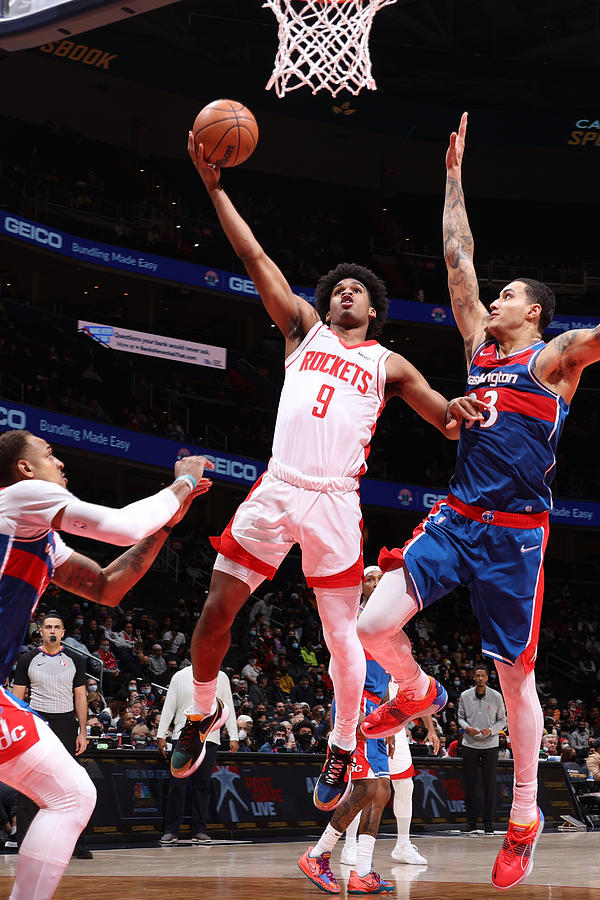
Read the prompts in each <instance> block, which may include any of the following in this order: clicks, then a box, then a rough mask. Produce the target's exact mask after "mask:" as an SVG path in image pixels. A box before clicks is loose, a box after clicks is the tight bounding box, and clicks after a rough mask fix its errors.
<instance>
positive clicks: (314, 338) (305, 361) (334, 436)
mask: <svg viewBox="0 0 600 900" xmlns="http://www.w3.org/2000/svg"><path fill="white" fill-rule="evenodd" d="M390 352H391V351H390V350H386V348H385V347H382V346H381V344H378V343H377V341H364V342H363V343H362V344H358V345H357V346H355V347H347V346H346V345H345V344H344V343H343V341H341V340H340V338H339V337H338V336H337V335H336V334H334V332H333V331H331V330H330V329H329V328H328V327H327V325H324V324H323V323H322V322H317V323H316V324H315V325H314V326H313V327H312V328H311V329H310V331H309V332H308V334H307V335H306V337H305V338H304V340H303V341H302V343H301V344H300V346H299V347H298V348H297V350H295V351H294V352H293V353H292V354H290V356H288V358H287V360H286V363H285V368H286V373H285V382H284V385H283V390H282V392H281V398H280V400H279V410H278V412H277V422H276V424H275V436H274V438H273V459H274V461H276V462H278V463H281V464H282V465H284V466H288V467H290V468H292V469H295V470H296V471H297V472H301V473H302V474H303V475H308V476H318V477H327V478H339V477H358V476H359V475H362V474H363V473H364V472H366V470H367V464H366V460H367V456H368V455H369V444H370V441H371V437H372V435H373V432H374V431H375V425H376V424H377V418H378V416H379V414H380V412H381V410H382V409H383V405H384V391H385V361H386V359H387V357H388V356H389V355H390Z"/></svg>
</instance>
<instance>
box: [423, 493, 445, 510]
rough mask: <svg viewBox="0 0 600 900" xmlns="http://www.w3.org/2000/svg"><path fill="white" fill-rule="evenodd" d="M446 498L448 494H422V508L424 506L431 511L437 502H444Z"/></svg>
mask: <svg viewBox="0 0 600 900" xmlns="http://www.w3.org/2000/svg"><path fill="white" fill-rule="evenodd" d="M447 496H448V494H423V506H425V507H426V509H431V507H432V506H435V504H436V503H437V502H438V500H445V499H446V497H447Z"/></svg>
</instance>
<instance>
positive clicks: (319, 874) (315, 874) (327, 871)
mask: <svg viewBox="0 0 600 900" xmlns="http://www.w3.org/2000/svg"><path fill="white" fill-rule="evenodd" d="M312 849H313V848H312V847H309V848H308V850H307V851H306V853H303V854H302V856H301V857H300V859H299V860H298V867H299V868H300V869H301V871H302V872H304V874H305V875H306V877H307V878H310V880H311V881H312V883H313V884H316V886H317V887H318V888H320V889H321V890H322V891H326V893H328V894H339V893H340V890H341V888H340V886H339V884H338V883H337V881H336V880H335V878H334V876H333V872H332V871H331V868H330V866H329V860H330V859H331V853H321V855H320V856H309V855H308V854H309V853H310V851H311V850H312Z"/></svg>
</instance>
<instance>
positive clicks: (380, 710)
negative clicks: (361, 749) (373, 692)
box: [360, 678, 448, 738]
mask: <svg viewBox="0 0 600 900" xmlns="http://www.w3.org/2000/svg"><path fill="white" fill-rule="evenodd" d="M447 702H448V694H447V693H446V689H445V688H444V687H443V685H441V684H440V683H439V682H438V681H436V680H435V678H431V679H430V684H429V690H428V691H427V693H426V694H425V696H424V697H421V699H420V700H414V699H413V698H412V697H411V696H409V695H408V694H404V693H402V691H398V693H397V694H396V696H395V697H394V698H393V700H388V702H387V703H382V704H381V706H378V707H377V708H376V709H374V710H373V712H372V713H369V715H368V716H367V718H366V719H365V720H364V722H363V723H362V725H361V726H360V730H361V731H362V733H363V734H364V736H365V737H366V738H384V737H388V736H389V735H390V734H396V732H397V731H401V730H402V729H403V728H404V726H405V725H407V724H408V723H409V722H410V721H411V719H416V718H417V717H418V716H430V715H432V714H433V713H436V712H439V711H440V709H443V708H444V707H445V705H446V703H447Z"/></svg>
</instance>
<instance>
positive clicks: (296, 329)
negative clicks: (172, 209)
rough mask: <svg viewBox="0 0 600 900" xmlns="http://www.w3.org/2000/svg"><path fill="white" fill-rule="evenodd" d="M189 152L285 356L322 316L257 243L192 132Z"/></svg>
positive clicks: (217, 171)
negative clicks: (278, 334)
mask: <svg viewBox="0 0 600 900" xmlns="http://www.w3.org/2000/svg"><path fill="white" fill-rule="evenodd" d="M188 153H189V155H190V157H191V160H192V162H193V163H194V165H195V167H196V169H197V170H198V174H199V175H200V177H201V178H202V181H203V182H204V184H205V187H206V190H207V191H208V196H209V197H210V199H211V201H212V203H213V206H214V208H215V210H216V212H217V215H218V217H219V222H220V223H221V226H222V228H223V231H224V232H225V234H226V235H227V237H228V239H229V242H230V244H231V246H232V247H233V249H234V250H235V252H236V254H237V255H238V256H239V258H240V259H241V261H242V262H243V263H244V266H245V267H246V271H247V272H248V275H249V276H250V278H251V279H252V281H253V282H254V284H255V286H256V289H257V291H258V293H259V294H260V298H261V300H262V302H263V304H264V306H265V309H266V310H267V312H268V314H269V315H270V317H271V318H272V319H273V321H274V322H275V324H276V325H277V327H278V328H279V330H280V331H281V333H282V334H283V336H284V338H285V340H286V355H287V354H288V353H291V352H292V350H293V349H294V348H295V347H296V346H297V345H298V344H299V343H300V342H301V341H302V339H303V337H304V335H305V334H306V333H307V332H308V331H310V329H311V328H312V326H313V325H314V324H315V322H318V321H319V317H318V315H317V313H316V311H315V310H314V309H313V307H312V306H311V305H310V303H307V302H306V300H303V299H302V297H298V296H297V295H296V294H294V293H293V292H292V289H291V287H290V285H289V284H288V282H287V280H286V278H285V277H284V275H283V273H282V271H281V269H280V268H279V267H278V266H277V265H275V263H274V262H273V260H272V259H270V258H269V257H268V256H267V254H266V253H265V251H264V250H263V248H262V247H261V245H260V244H259V243H258V241H257V240H256V238H255V237H254V234H253V233H252V230H251V228H250V226H249V225H248V223H247V222H245V221H244V219H243V218H242V217H241V215H240V214H239V212H238V211H237V209H236V208H235V206H234V205H233V203H232V202H231V200H230V199H229V197H228V196H227V194H226V193H225V191H224V190H223V187H222V185H221V182H220V169H219V168H218V166H211V165H209V164H208V163H206V162H205V160H204V148H203V146H202V144H196V141H195V138H194V136H193V134H192V132H191V131H190V133H189V136H188Z"/></svg>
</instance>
